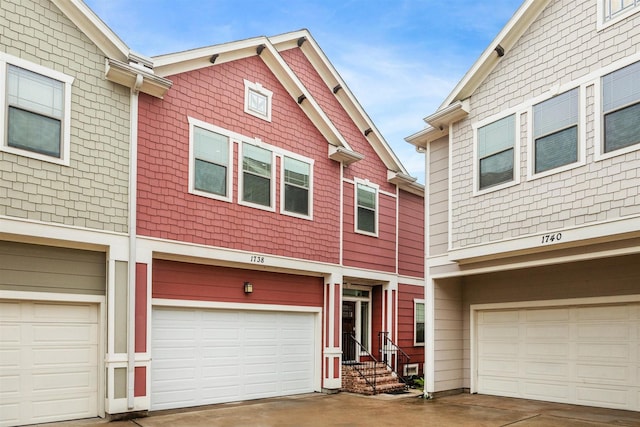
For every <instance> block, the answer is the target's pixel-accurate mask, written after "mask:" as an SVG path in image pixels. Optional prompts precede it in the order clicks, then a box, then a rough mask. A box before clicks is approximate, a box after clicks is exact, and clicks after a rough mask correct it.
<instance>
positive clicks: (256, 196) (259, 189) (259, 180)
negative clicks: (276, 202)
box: [242, 173, 271, 206]
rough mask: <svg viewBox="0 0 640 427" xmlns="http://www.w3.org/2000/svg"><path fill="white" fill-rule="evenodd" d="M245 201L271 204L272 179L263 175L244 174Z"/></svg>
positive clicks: (265, 204)
mask: <svg viewBox="0 0 640 427" xmlns="http://www.w3.org/2000/svg"><path fill="white" fill-rule="evenodd" d="M243 182H244V184H243V188H242V190H243V193H242V194H243V195H244V201H246V202H251V203H256V204H259V205H264V206H271V180H270V179H268V178H263V177H261V176H257V175H252V174H250V173H245V174H244V180H243Z"/></svg>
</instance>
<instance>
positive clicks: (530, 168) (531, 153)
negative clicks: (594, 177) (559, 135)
mask: <svg viewBox="0 0 640 427" xmlns="http://www.w3.org/2000/svg"><path fill="white" fill-rule="evenodd" d="M575 88H576V86H567V87H562V88H561V87H555V88H553V89H552V90H550V91H549V92H548V93H547V94H546V95H544V98H540V97H538V98H536V99H535V100H534V102H532V103H531V105H530V106H529V107H528V108H527V111H526V112H527V118H528V120H527V160H528V161H527V181H532V180H535V179H538V178H544V177H545V176H550V175H555V174H559V173H562V172H565V171H568V170H571V169H575V168H578V167H580V166H584V165H586V164H587V144H586V141H587V132H586V125H585V120H586V117H587V108H586V103H587V102H586V98H587V97H586V85H584V84H583V85H579V86H578V104H579V105H578V160H577V161H575V162H573V163H569V164H566V165H563V166H559V167H557V168H554V169H549V170H546V171H544V172H540V173H535V162H536V159H535V138H534V136H533V107H534V106H535V105H537V104H540V103H541V102H544V101H546V100H548V99H551V98H553V97H555V96H556V95H560V94H563V93H565V92H568V91H570V90H573V89H575Z"/></svg>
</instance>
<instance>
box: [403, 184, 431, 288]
mask: <svg viewBox="0 0 640 427" xmlns="http://www.w3.org/2000/svg"><path fill="white" fill-rule="evenodd" d="M399 202H400V203H399V205H400V207H399V216H400V218H399V222H398V227H399V230H398V273H399V274H401V275H404V276H414V277H420V278H423V277H424V265H425V257H424V241H425V240H424V233H425V229H424V223H425V217H424V198H423V197H420V196H416V195H415V194H411V193H407V192H406V191H400V199H399Z"/></svg>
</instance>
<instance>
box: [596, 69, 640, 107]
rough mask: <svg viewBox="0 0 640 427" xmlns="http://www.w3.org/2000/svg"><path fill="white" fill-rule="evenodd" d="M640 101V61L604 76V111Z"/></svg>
mask: <svg viewBox="0 0 640 427" xmlns="http://www.w3.org/2000/svg"><path fill="white" fill-rule="evenodd" d="M638 101H640V62H636V63H635V64H631V65H629V66H627V67H624V68H622V69H620V70H618V71H614V72H613V73H611V74H607V75H606V76H604V77H603V78H602V112H603V113H608V112H610V111H611V110H614V109H616V108H620V107H624V106H627V105H629V104H634V103H637V102H638Z"/></svg>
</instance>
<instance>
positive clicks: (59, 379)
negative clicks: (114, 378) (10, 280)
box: [0, 301, 98, 426]
mask: <svg viewBox="0 0 640 427" xmlns="http://www.w3.org/2000/svg"><path fill="white" fill-rule="evenodd" d="M97 403H98V306H97V305H95V304H55V303H46V302H33V301H30V302H24V301H0V425H3V426H5V425H22V424H33V423H43V422H51V421H60V420H70V419H76V418H87V417H95V416H97V415H98V407H97Z"/></svg>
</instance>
